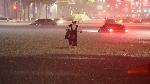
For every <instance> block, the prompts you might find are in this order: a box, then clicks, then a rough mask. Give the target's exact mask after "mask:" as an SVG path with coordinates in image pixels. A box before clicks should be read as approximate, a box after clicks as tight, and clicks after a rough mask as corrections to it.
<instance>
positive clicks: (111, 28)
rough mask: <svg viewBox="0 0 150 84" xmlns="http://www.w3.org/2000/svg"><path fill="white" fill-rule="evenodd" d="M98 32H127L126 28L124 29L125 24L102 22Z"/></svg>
mask: <svg viewBox="0 0 150 84" xmlns="http://www.w3.org/2000/svg"><path fill="white" fill-rule="evenodd" d="M98 31H99V32H128V30H127V29H125V26H124V25H122V24H116V23H114V24H104V25H103V26H102V27H100V29H99V30H98Z"/></svg>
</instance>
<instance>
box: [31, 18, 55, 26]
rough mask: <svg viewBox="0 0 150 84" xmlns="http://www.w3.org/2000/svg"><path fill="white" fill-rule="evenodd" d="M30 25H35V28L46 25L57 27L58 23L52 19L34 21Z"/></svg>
mask: <svg viewBox="0 0 150 84" xmlns="http://www.w3.org/2000/svg"><path fill="white" fill-rule="evenodd" d="M30 25H35V26H42V25H43V26H45V25H51V26H54V25H57V24H56V22H55V21H54V20H51V19H38V20H36V21H34V22H33V23H31V24H30Z"/></svg>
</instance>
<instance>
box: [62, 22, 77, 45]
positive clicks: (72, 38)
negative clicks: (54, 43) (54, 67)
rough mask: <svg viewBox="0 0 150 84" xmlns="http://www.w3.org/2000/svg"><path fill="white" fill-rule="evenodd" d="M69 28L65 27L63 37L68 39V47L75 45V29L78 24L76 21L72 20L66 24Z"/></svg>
mask: <svg viewBox="0 0 150 84" xmlns="http://www.w3.org/2000/svg"><path fill="white" fill-rule="evenodd" d="M68 27H69V29H67V32H66V35H65V39H68V42H69V46H70V47H77V31H78V25H77V24H76V21H72V24H70V25H68Z"/></svg>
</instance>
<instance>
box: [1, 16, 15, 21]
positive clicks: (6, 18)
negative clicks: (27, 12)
mask: <svg viewBox="0 0 150 84" xmlns="http://www.w3.org/2000/svg"><path fill="white" fill-rule="evenodd" d="M12 20H13V19H12V18H8V17H0V22H8V21H12Z"/></svg>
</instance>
